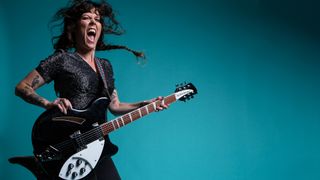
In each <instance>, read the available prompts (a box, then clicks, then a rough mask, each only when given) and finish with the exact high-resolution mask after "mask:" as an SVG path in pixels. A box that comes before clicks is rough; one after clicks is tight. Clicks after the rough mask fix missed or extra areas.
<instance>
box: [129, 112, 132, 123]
mask: <svg viewBox="0 0 320 180" xmlns="http://www.w3.org/2000/svg"><path fill="white" fill-rule="evenodd" d="M129 118H130V122H132V116H131V113H129Z"/></svg>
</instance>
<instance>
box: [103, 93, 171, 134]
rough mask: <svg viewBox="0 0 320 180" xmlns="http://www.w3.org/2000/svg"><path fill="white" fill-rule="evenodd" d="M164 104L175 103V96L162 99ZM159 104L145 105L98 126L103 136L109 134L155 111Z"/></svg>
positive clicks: (159, 102) (156, 102)
mask: <svg viewBox="0 0 320 180" xmlns="http://www.w3.org/2000/svg"><path fill="white" fill-rule="evenodd" d="M163 101H164V103H165V104H171V103H173V102H175V101H176V97H175V94H172V95H169V96H167V97H165V98H164V99H163ZM160 104H161V101H160V100H157V101H155V102H152V103H150V104H147V105H145V106H143V107H140V108H138V109H136V110H134V111H132V112H130V113H127V114H125V115H122V116H120V117H118V118H116V119H113V120H111V121H109V122H106V123H103V124H101V125H100V127H101V130H102V133H103V135H104V136H105V135H107V134H109V133H110V132H112V131H114V130H116V129H119V128H121V127H123V126H125V125H127V124H129V123H131V122H133V121H135V120H137V119H139V118H141V117H143V116H146V115H148V114H150V113H152V112H155V111H156V107H157V106H158V105H160Z"/></svg>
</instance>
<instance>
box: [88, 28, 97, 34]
mask: <svg viewBox="0 0 320 180" xmlns="http://www.w3.org/2000/svg"><path fill="white" fill-rule="evenodd" d="M88 32H89V33H91V32H92V33H96V30H95V29H93V28H90V29H89V30H88Z"/></svg>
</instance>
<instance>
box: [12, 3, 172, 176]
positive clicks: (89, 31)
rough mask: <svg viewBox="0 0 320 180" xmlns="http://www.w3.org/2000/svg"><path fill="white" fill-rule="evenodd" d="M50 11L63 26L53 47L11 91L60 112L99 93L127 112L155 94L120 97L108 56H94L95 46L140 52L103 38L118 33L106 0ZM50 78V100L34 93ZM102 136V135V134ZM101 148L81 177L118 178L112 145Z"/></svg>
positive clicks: (118, 111) (113, 109)
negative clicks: (139, 97) (100, 154)
mask: <svg viewBox="0 0 320 180" xmlns="http://www.w3.org/2000/svg"><path fill="white" fill-rule="evenodd" d="M54 17H55V18H54V20H55V21H58V20H60V19H63V32H62V34H61V35H60V36H58V37H56V40H57V41H55V44H54V49H55V53H54V54H53V55H51V56H49V57H48V58H46V59H45V60H43V61H41V62H40V64H39V65H38V66H37V67H36V68H35V69H34V70H33V71H31V72H30V73H29V74H28V75H27V76H26V77H25V78H24V79H23V80H22V81H21V82H19V83H18V85H17V86H16V95H17V96H19V97H21V98H22V99H23V100H25V101H27V102H29V103H31V104H35V105H38V106H40V107H43V108H45V109H51V108H59V110H60V111H61V112H63V113H64V114H67V112H68V109H72V108H74V109H85V108H87V107H88V106H90V104H91V103H92V102H93V101H94V100H96V99H97V98H99V97H103V96H105V97H109V98H110V100H111V102H110V104H109V105H108V109H109V110H110V112H111V113H113V114H116V115H121V114H125V113H128V112H130V111H133V110H135V109H137V108H139V107H141V106H144V105H146V104H148V103H150V102H152V101H154V100H155V99H153V100H148V101H142V102H137V103H123V102H120V101H119V98H118V94H117V91H116V89H115V87H114V79H113V71H112V66H111V64H110V62H109V61H108V60H106V59H102V58H98V57H96V56H95V51H96V50H111V49H126V50H128V51H130V52H132V53H134V54H135V55H136V56H139V57H141V56H143V54H141V53H139V52H136V51H133V50H131V49H129V48H127V47H125V46H115V45H106V44H105V43H104V34H107V33H109V34H118V35H119V34H121V32H120V31H119V30H118V29H119V28H118V26H119V25H118V22H117V21H116V19H115V16H114V13H113V11H112V8H111V6H110V5H109V4H108V3H107V2H105V1H102V2H100V3H96V2H92V1H83V0H82V1H79V0H78V1H73V2H72V3H71V4H70V5H69V6H68V7H66V8H63V9H61V10H59V11H58V12H57V13H56V15H55V16H54ZM99 66H100V67H101V69H99ZM100 70H101V71H104V72H105V74H106V78H105V79H103V78H102V76H101V74H100V73H99V71H100ZM51 81H54V88H55V91H56V93H57V95H58V98H57V99H55V100H54V101H49V100H47V99H45V98H44V97H42V96H40V95H38V94H37V93H36V90H37V89H38V88H39V87H41V86H42V85H44V84H45V83H49V82H51ZM156 99H161V97H158V98H156ZM165 108H167V105H166V104H161V105H159V106H158V107H157V110H162V109H165ZM106 139H107V140H108V137H107V138H106ZM107 151H108V150H106V152H105V153H104V154H103V158H100V160H99V162H98V164H97V166H96V168H95V169H94V170H93V171H92V172H91V173H90V174H89V175H88V176H87V177H86V178H87V179H120V176H119V174H118V172H117V169H116V168H115V166H114V164H113V161H112V159H111V157H110V156H111V155H113V154H114V153H115V152H116V150H114V152H107Z"/></svg>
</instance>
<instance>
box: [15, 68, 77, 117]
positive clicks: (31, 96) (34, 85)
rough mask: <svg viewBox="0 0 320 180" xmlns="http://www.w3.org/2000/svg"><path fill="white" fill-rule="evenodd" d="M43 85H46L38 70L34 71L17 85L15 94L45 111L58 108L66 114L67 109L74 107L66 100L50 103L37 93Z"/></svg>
mask: <svg viewBox="0 0 320 180" xmlns="http://www.w3.org/2000/svg"><path fill="white" fill-rule="evenodd" d="M43 84H45V81H44V79H43V78H42V77H41V75H40V74H39V73H38V71H37V70H33V71H31V72H30V73H29V74H28V75H27V76H26V77H25V78H24V79H23V80H22V81H20V82H19V83H18V84H17V86H16V88H15V94H16V95H17V96H19V97H21V98H22V99H23V100H25V101H26V102H28V103H31V104H34V105H37V106H40V107H43V108H45V109H49V108H52V107H55V106H56V107H58V108H59V109H60V110H61V111H62V112H64V113H65V114H66V113H67V109H70V108H71V107H72V105H71V103H70V101H69V100H68V99H65V98H57V99H56V100H54V101H53V102H50V101H48V100H47V99H45V98H43V97H41V96H39V95H38V94H37V93H36V89H38V88H39V87H41V86H42V85H43Z"/></svg>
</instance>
